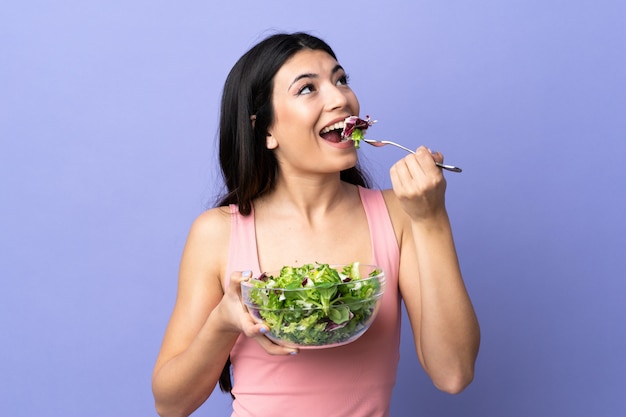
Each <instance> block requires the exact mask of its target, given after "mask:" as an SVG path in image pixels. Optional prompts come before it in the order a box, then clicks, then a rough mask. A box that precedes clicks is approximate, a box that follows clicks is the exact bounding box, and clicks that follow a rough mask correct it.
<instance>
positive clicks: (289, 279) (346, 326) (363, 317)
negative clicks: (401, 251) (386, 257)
mask: <svg viewBox="0 0 626 417" xmlns="http://www.w3.org/2000/svg"><path fill="white" fill-rule="evenodd" d="M380 274H381V271H380V270H377V269H374V270H372V271H371V272H369V273H368V275H367V276H366V277H361V273H360V264H359V263H358V262H354V263H352V264H349V265H345V266H343V267H341V269H335V268H333V267H331V266H330V265H328V264H319V263H318V264H306V265H303V266H299V267H292V266H285V267H283V268H282V269H281V270H280V273H279V274H278V275H277V276H272V275H267V274H262V275H261V276H260V277H259V278H257V279H253V280H250V283H251V285H252V287H253V288H252V289H251V290H250V291H249V293H248V297H249V302H250V303H249V307H250V304H252V305H253V306H252V307H251V308H250V310H251V312H252V314H253V315H255V316H256V317H257V318H258V319H261V320H263V321H264V322H265V323H266V324H267V326H268V327H269V329H270V331H269V333H268V334H267V336H268V337H269V338H270V339H272V340H274V341H275V342H277V343H279V344H284V345H292V346H321V345H329V344H330V345H334V344H342V343H344V342H346V341H348V340H349V339H350V338H352V337H353V336H354V335H355V334H357V335H360V333H362V332H364V331H365V329H367V327H368V325H369V322H370V319H371V318H373V314H374V313H375V311H376V303H377V300H378V299H379V298H380V297H381V296H382V293H383V286H384V285H383V284H384V279H381V280H379V278H380V277H379V275H380Z"/></svg>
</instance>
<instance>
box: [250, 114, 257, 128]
mask: <svg viewBox="0 0 626 417" xmlns="http://www.w3.org/2000/svg"><path fill="white" fill-rule="evenodd" d="M250 122H251V124H252V130H254V125H255V123H256V114H253V115H252V116H250Z"/></svg>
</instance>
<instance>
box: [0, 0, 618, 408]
mask: <svg viewBox="0 0 626 417" xmlns="http://www.w3.org/2000/svg"><path fill="white" fill-rule="evenodd" d="M4 3H6V4H3V5H2V6H0V141H1V146H0V192H1V197H0V294H1V297H2V301H1V302H0V334H1V338H2V339H1V340H2V343H1V344H0V358H1V360H0V375H2V378H1V379H0V413H1V414H2V415H7V416H12V417H22V416H23V417H33V416H77V417H78V416H81V417H82V416H92V417H99V416H102V417H111V416H150V415H155V413H154V410H153V405H152V395H151V391H150V376H151V371H152V366H153V363H154V360H155V357H156V354H157V351H158V348H159V343H160V340H161V337H162V334H163V331H164V326H165V324H166V322H167V319H168V317H169V314H170V311H171V308H172V304H173V301H174V295H175V290H176V275H177V268H178V262H179V258H180V253H181V250H182V246H183V244H184V241H185V238H186V234H187V231H188V228H189V226H190V223H191V221H192V220H193V219H194V218H195V216H196V215H197V214H198V213H200V212H201V210H203V208H204V207H206V205H207V204H209V203H210V202H211V198H212V196H213V195H214V194H215V192H216V190H217V189H218V185H216V184H217V176H216V169H217V168H216V165H215V149H216V145H215V141H214V139H215V134H216V129H217V125H216V121H217V117H218V113H217V112H218V110H217V106H218V102H219V96H220V90H221V86H222V83H223V81H224V79H225V76H226V73H227V71H228V70H229V69H230V67H231V66H232V64H233V63H234V62H235V60H236V59H237V58H238V57H239V56H240V55H241V54H242V53H243V52H244V51H245V50H247V48H248V47H249V46H251V45H252V44H253V43H254V42H256V41H257V40H258V39H259V38H261V37H263V36H265V34H267V33H270V32H271V31H272V30H274V29H276V30H288V31H292V30H307V31H311V32H312V33H314V34H317V35H320V36H322V37H323V38H325V39H326V40H327V41H329V43H330V44H331V45H332V46H333V47H334V48H335V50H336V52H337V53H338V55H339V58H340V61H341V62H342V64H344V66H345V67H346V68H347V70H348V72H349V73H350V74H351V77H352V85H353V87H354V89H355V90H356V91H357V94H358V95H359V98H360V100H361V105H362V110H363V114H370V115H372V116H373V117H374V118H376V119H378V120H379V123H378V125H377V126H376V127H375V128H373V129H372V130H371V134H372V135H374V133H376V137H378V138H384V139H392V140H397V141H400V142H402V143H404V144H405V145H409V146H412V147H416V146H417V145H419V144H426V145H428V146H430V147H431V148H433V149H437V150H441V151H442V152H444V153H445V155H446V158H447V161H449V162H451V163H454V164H458V165H460V166H462V167H463V168H464V172H463V173H462V174H450V173H448V174H446V176H447V178H448V206H449V211H450V213H451V216H452V219H453V225H454V227H455V232H456V241H457V245H458V250H459V254H460V258H461V263H462V267H463V270H464V275H465V279H466V282H467V286H468V289H469V291H470V293H471V295H472V298H473V300H474V302H475V307H476V310H477V313H478V314H479V317H480V320H481V325H482V332H483V339H482V346H481V352H480V356H479V360H478V367H477V373H476V379H475V382H474V384H473V385H472V386H470V388H468V389H467V390H466V391H465V392H464V393H462V394H461V395H458V396H454V397H453V396H448V395H445V394H442V393H439V392H437V391H436V390H435V389H434V388H433V387H432V386H431V384H430V382H429V381H428V380H427V377H426V376H425V374H424V373H423V371H422V370H421V369H420V368H419V367H418V364H417V360H416V358H415V355H414V353H413V346H412V342H411V340H410V338H408V337H405V338H404V340H403V345H402V353H403V357H402V363H401V368H400V374H399V380H398V384H397V388H396V391H395V396H394V400H393V415H394V416H417V415H428V416H460V415H464V416H480V417H491V416H494V417H501V416H507V417H508V416H568V417H577V416H580V417H583V416H584V417H587V416H622V415H625V414H626V400H625V399H624V398H626V397H624V395H623V391H624V389H625V388H626V383H625V382H624V375H625V374H626V360H625V359H624V352H625V351H626V331H625V330H626V329H625V326H624V321H625V319H626V303H625V301H624V300H625V296H624V294H626V280H625V279H624V278H625V277H626V273H625V270H626V262H625V259H626V227H625V222H624V220H623V214H624V213H625V212H626V210H625V209H626V191H625V190H626V174H624V169H625V164H626V116H625V115H626V53H625V51H626V30H625V29H624V21H626V6H625V5H626V3H624V2H623V1H619V0H614V1H602V0H599V1H593V2H592V1H577V2H567V1H556V0H545V1H518V0H513V1H507V2H496V1H487V0H480V1H473V2H463V1H449V2H443V1H417V2H413V3H415V4H412V5H405V4H403V2H399V1H387V2H373V1H359V2H347V3H346V2H343V3H337V2H335V1H332V2H331V1H318V2H314V3H310V2H309V3H307V6H305V7H300V6H298V7H296V6H295V3H293V2H291V1H276V2H271V5H268V4H267V3H268V2H223V4H222V3H220V4H222V5H221V6H219V9H218V8H216V7H217V6H212V5H210V4H209V3H210V2H201V1H191V2H179V3H175V2H153V1H146V0H143V1H135V2H121V1H120V2H118V1H107V2H105V1H91V2H79V1H69V0H61V1H58V2H43V1H23V2H19V1H14V2H4ZM350 3H352V4H350ZM406 3H408V2H406ZM339 7H342V8H343V9H339ZM342 13H343V14H344V15H346V17H341V14H342ZM407 120H409V123H407ZM362 155H363V159H364V161H365V164H366V165H367V166H369V167H370V171H371V172H372V173H373V174H375V176H376V178H377V181H378V184H379V185H380V186H388V185H389V181H388V174H387V170H388V168H389V167H390V166H391V164H392V163H393V162H394V160H395V159H396V158H399V157H401V156H403V154H402V152H401V151H399V150H395V149H386V148H385V149H363V150H362ZM405 336H408V334H406V333H405ZM201 410H202V411H199V412H197V413H196V414H197V415H204V416H216V417H217V416H225V415H227V414H228V410H229V404H228V397H227V396H224V395H221V394H218V395H216V396H215V397H212V398H211V399H210V400H209V401H208V402H207V403H206V404H205V406H203V407H202V409H201Z"/></svg>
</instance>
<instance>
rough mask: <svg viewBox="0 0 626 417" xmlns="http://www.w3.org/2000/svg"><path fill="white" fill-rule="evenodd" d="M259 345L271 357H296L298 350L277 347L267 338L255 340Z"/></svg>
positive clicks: (259, 337) (262, 337) (260, 337)
mask: <svg viewBox="0 0 626 417" xmlns="http://www.w3.org/2000/svg"><path fill="white" fill-rule="evenodd" d="M254 339H255V340H256V341H257V342H258V343H259V345H261V347H262V348H263V349H264V350H265V351H266V352H267V353H269V354H270V355H283V356H284V355H295V354H297V353H298V349H295V348H289V347H285V346H280V345H277V344H276V343H274V342H272V341H271V340H269V339H268V338H267V337H265V336H257V337H255V338H254Z"/></svg>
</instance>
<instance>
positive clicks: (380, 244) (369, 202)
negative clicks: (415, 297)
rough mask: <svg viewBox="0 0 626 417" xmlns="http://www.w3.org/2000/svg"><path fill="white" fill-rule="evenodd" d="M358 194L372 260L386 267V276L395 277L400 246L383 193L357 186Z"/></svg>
mask: <svg viewBox="0 0 626 417" xmlns="http://www.w3.org/2000/svg"><path fill="white" fill-rule="evenodd" d="M359 195H360V196H361V202H362V203H363V208H364V210H365V215H366V216H367V222H368V224H369V229H370V238H371V240H372V250H373V252H374V261H375V262H376V264H377V265H381V266H383V265H384V266H385V267H386V269H387V270H386V271H385V273H386V275H387V277H397V276H398V270H399V267H400V265H399V262H400V248H399V247H398V241H397V240H396V234H395V231H394V230H393V225H392V223H391V218H390V217H389V211H388V210H387V204H386V203H385V199H384V198H383V193H382V191H380V190H373V189H369V188H364V187H359Z"/></svg>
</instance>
